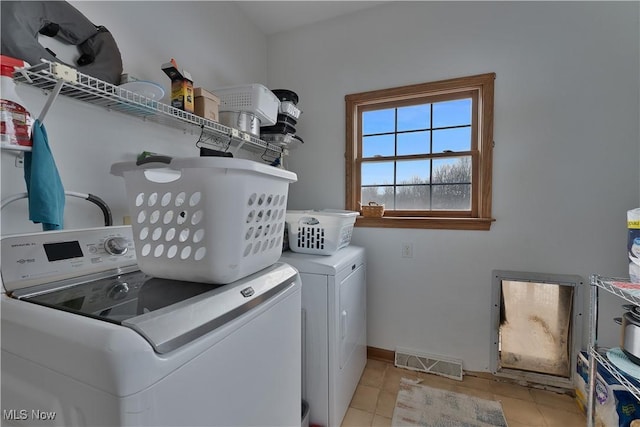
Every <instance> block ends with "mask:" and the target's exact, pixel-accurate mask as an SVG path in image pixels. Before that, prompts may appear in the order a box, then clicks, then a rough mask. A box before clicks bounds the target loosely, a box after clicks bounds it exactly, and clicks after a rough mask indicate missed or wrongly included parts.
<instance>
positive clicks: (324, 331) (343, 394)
mask: <svg viewBox="0 0 640 427" xmlns="http://www.w3.org/2000/svg"><path fill="white" fill-rule="evenodd" d="M280 261H282V262H286V263H287V264H290V265H292V266H294V267H295V268H296V269H297V270H298V272H299V273H300V277H301V279H302V313H303V315H302V319H303V344H302V345H303V356H302V381H303V384H302V395H303V398H304V399H305V400H307V402H308V403H309V409H310V412H309V422H310V423H311V424H319V425H322V426H330V427H334V426H336V427H339V426H340V425H341V423H342V419H343V418H344V415H345V413H346V411H347V408H348V407H349V403H350V402H351V398H352V397H353V394H354V392H355V390H356V387H357V385H358V381H359V380H360V377H361V375H362V372H363V370H364V367H365V365H366V363H367V327H366V325H367V318H366V306H367V304H366V301H367V290H366V289H367V287H366V265H365V251H364V249H363V248H361V247H357V246H347V247H346V248H343V249H340V250H339V251H337V252H336V253H335V254H333V255H330V256H323V255H308V254H301V253H295V252H284V253H283V254H282V257H281V258H280Z"/></svg>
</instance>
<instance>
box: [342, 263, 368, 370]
mask: <svg viewBox="0 0 640 427" xmlns="http://www.w3.org/2000/svg"><path fill="white" fill-rule="evenodd" d="M365 284H366V280H365V267H364V265H363V264H360V265H359V266H357V268H356V269H355V270H354V271H352V272H351V274H350V275H349V276H347V277H346V278H345V279H344V280H343V281H342V282H341V283H340V285H339V288H340V290H339V292H340V297H339V304H340V305H339V312H338V313H339V324H338V332H339V335H338V339H339V342H340V347H339V348H340V369H342V368H343V367H344V366H345V365H346V364H347V363H348V362H349V359H350V358H351V356H352V355H353V353H354V351H355V350H356V348H357V347H358V346H360V347H364V346H366V319H367V317H366V307H367V301H366V299H367V294H366V285H365ZM360 351H362V348H361V349H360Z"/></svg>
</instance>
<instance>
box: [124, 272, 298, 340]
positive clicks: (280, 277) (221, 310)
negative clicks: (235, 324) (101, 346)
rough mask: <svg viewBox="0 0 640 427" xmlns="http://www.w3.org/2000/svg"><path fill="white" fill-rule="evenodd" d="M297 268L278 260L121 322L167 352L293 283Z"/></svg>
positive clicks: (216, 326)
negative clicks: (242, 275) (205, 290)
mask: <svg viewBox="0 0 640 427" xmlns="http://www.w3.org/2000/svg"><path fill="white" fill-rule="evenodd" d="M297 274H298V273H297V271H296V270H295V269H294V268H292V267H291V266H290V265H287V264H281V263H277V264H274V265H272V266H271V267H267V268H266V269H264V270H261V271H259V272H257V273H254V274H252V275H251V276H248V277H245V278H244V279H241V280H238V281H236V282H233V283H230V284H228V285H224V286H220V287H217V288H215V289H213V290H211V291H209V292H206V293H202V294H199V295H197V296H194V297H192V298H189V299H187V300H184V301H181V302H178V303H175V304H172V305H170V306H167V307H163V308H160V309H158V310H155V311H150V312H149V313H146V314H143V315H141V316H138V317H134V318H131V319H128V320H125V321H123V322H122V325H123V326H127V327H129V328H131V329H133V330H134V331H136V332H138V333H139V334H140V335H142V336H143V337H144V338H145V339H146V340H147V341H149V343H150V344H151V345H152V346H153V349H154V350H155V351H156V352H157V353H167V352H169V351H171V350H175V349H177V348H179V347H181V346H183V345H185V344H187V343H188V342H190V341H193V340H195V339H196V338H199V337H200V336H202V335H205V334H206V333H208V332H210V331H212V330H214V329H216V328H218V327H220V326H222V325H224V324H226V323H227V322H230V321H232V320H233V319H235V318H237V317H240V316H241V315H243V314H244V313H246V312H247V311H249V310H251V309H252V308H253V307H256V306H257V305H259V304H261V303H263V302H265V301H267V300H269V299H270V298H272V297H274V296H275V295H276V294H278V293H280V292H281V291H283V290H285V289H287V288H289V287H290V286H293V283H294V281H295V279H296V277H297Z"/></svg>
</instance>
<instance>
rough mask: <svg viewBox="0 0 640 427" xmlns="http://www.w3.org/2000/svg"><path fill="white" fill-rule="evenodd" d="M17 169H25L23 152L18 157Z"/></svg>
mask: <svg viewBox="0 0 640 427" xmlns="http://www.w3.org/2000/svg"><path fill="white" fill-rule="evenodd" d="M16 167H17V168H24V153H22V152H20V154H18V155H17V156H16Z"/></svg>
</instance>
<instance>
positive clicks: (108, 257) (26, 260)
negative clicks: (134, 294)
mask: <svg viewBox="0 0 640 427" xmlns="http://www.w3.org/2000/svg"><path fill="white" fill-rule="evenodd" d="M1 250H2V268H1V274H2V283H3V286H4V288H5V290H6V291H11V290H16V289H22V288H25V287H29V286H34V285H41V284H44V283H50V282H54V281H58V280H63V279H68V278H72V277H79V276H84V275H87V274H92V273H98V272H101V271H106V270H111V269H116V268H119V267H126V266H131V265H136V263H137V262H136V251H135V247H134V243H133V234H132V231H131V226H128V225H127V226H113V227H101V228H88V229H78V230H60V231H48V232H42V233H30V234H22V235H14V236H6V237H3V238H2V241H1Z"/></svg>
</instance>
